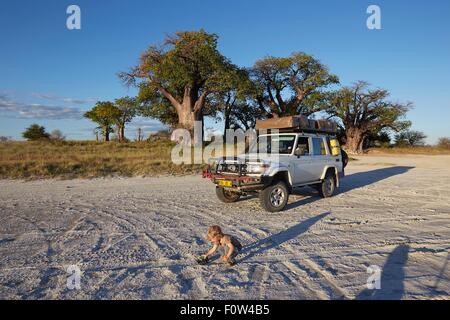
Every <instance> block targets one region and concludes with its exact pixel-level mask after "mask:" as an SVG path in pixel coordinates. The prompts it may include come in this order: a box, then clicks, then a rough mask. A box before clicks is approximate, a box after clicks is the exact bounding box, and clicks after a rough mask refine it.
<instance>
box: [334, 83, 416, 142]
mask: <svg viewBox="0 0 450 320" xmlns="http://www.w3.org/2000/svg"><path fill="white" fill-rule="evenodd" d="M388 96H389V91H387V90H384V89H375V90H370V89H368V84H367V83H366V82H363V81H359V82H357V83H355V84H354V85H353V86H352V87H344V88H342V89H340V90H338V91H335V92H333V93H331V94H330V95H329V99H328V103H329V107H328V108H327V110H326V111H327V113H328V114H329V115H330V116H331V117H332V118H335V119H336V120H337V121H339V122H340V124H341V126H342V127H343V128H344V129H347V130H348V129H351V128H353V129H356V130H358V131H360V132H361V133H363V134H364V135H366V136H367V135H368V134H378V133H380V132H381V131H382V130H383V129H390V130H394V131H397V132H398V131H401V130H405V129H407V128H409V127H410V126H411V122H410V121H402V120H401V119H402V118H403V117H404V116H405V115H406V113H407V111H408V110H410V109H411V108H412V104H411V103H407V104H401V103H394V102H389V101H386V98H387V97H388Z"/></svg>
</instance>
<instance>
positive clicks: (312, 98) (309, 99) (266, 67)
mask: <svg viewBox="0 0 450 320" xmlns="http://www.w3.org/2000/svg"><path fill="white" fill-rule="evenodd" d="M251 73H252V78H253V80H254V81H255V83H256V85H257V86H258V88H259V94H257V95H256V97H255V99H256V102H257V104H258V106H259V107H260V109H261V110H262V111H263V112H264V113H265V114H266V116H268V117H274V118H278V117H283V116H291V115H297V114H303V115H306V116H309V115H311V114H313V113H315V112H318V111H321V110H323V109H324V108H325V107H326V103H325V100H324V98H325V97H326V95H325V92H326V89H327V88H328V87H329V86H331V85H333V84H338V83H339V79H338V77H337V76H335V75H333V74H331V73H330V72H329V71H328V68H327V67H326V66H324V65H323V64H321V63H320V61H319V60H317V59H316V58H314V57H313V56H310V55H308V54H306V53H303V52H295V53H293V54H292V55H291V56H289V57H283V58H277V57H266V58H263V59H260V60H258V61H256V63H255V65H254V66H253V68H252V72H251Z"/></svg>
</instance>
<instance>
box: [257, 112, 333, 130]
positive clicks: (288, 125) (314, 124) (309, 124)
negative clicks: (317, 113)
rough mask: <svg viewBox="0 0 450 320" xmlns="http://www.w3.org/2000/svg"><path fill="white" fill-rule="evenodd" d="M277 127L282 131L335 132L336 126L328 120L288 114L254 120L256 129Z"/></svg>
mask: <svg viewBox="0 0 450 320" xmlns="http://www.w3.org/2000/svg"><path fill="white" fill-rule="evenodd" d="M261 129H278V130H280V131H282V132H293V131H303V132H313V133H328V134H335V133H336V132H337V126H336V124H335V123H334V122H331V121H328V120H324V119H321V120H313V119H308V117H306V116H301V115H298V116H289V117H281V118H271V119H267V120H256V130H261Z"/></svg>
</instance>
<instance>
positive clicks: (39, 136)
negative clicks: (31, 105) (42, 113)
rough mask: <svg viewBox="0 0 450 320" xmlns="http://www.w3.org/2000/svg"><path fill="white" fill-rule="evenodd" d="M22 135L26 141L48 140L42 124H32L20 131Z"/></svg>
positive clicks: (48, 136)
mask: <svg viewBox="0 0 450 320" xmlns="http://www.w3.org/2000/svg"><path fill="white" fill-rule="evenodd" d="M22 137H24V138H25V139H27V140H28V141H37V140H48V139H49V138H50V135H49V134H48V133H47V132H46V131H45V128H44V127H43V126H40V125H38V124H32V125H31V126H29V127H28V128H26V129H25V131H24V132H23V133H22Z"/></svg>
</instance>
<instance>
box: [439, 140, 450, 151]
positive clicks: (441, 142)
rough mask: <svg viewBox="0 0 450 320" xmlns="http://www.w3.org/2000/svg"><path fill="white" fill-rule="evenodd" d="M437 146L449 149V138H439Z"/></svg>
mask: <svg viewBox="0 0 450 320" xmlns="http://www.w3.org/2000/svg"><path fill="white" fill-rule="evenodd" d="M437 146H438V148H442V149H450V138H446V137H442V138H439V140H438V144H437Z"/></svg>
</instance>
